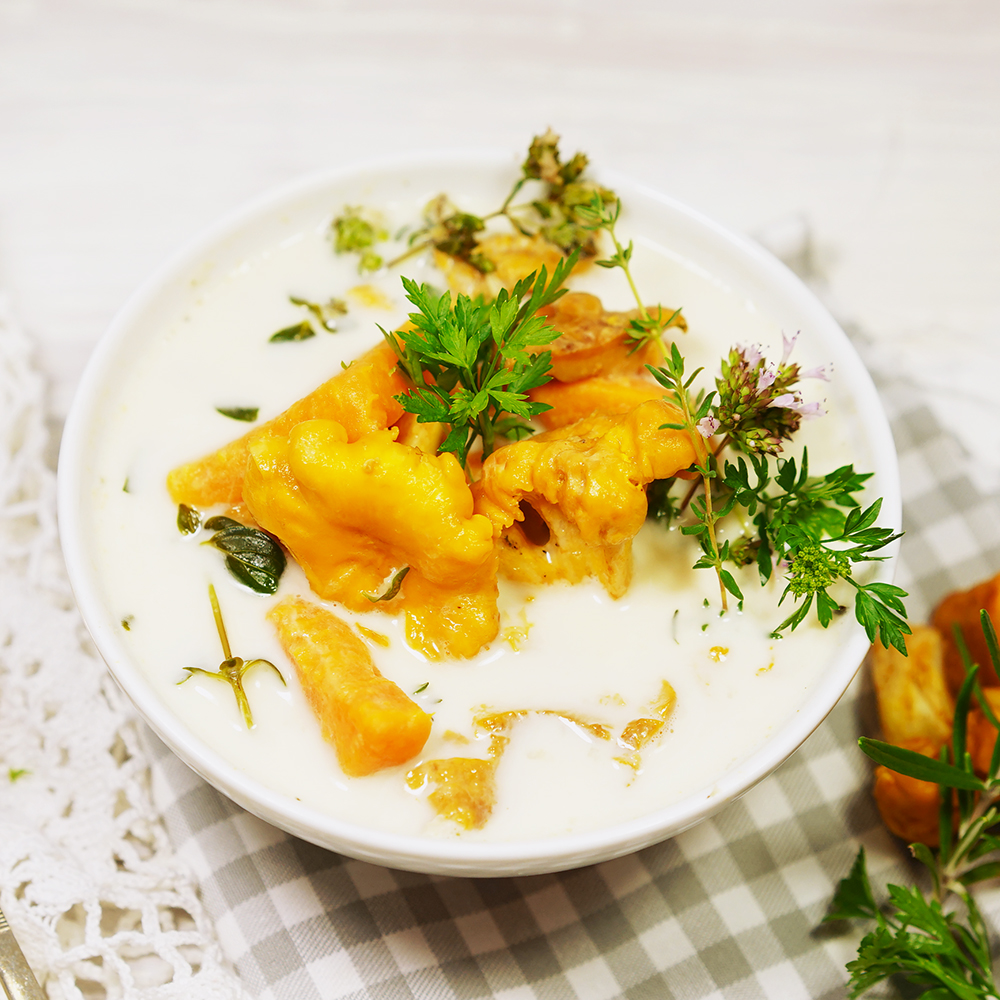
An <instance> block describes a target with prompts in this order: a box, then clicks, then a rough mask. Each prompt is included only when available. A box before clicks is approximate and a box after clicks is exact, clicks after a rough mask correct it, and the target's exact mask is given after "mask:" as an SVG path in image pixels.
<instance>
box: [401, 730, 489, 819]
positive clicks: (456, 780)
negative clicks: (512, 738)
mask: <svg viewBox="0 0 1000 1000" xmlns="http://www.w3.org/2000/svg"><path fill="white" fill-rule="evenodd" d="M507 742H508V741H507V737H506V736H502V735H494V736H493V737H492V738H491V740H490V746H489V750H488V751H487V756H486V757H442V758H438V759H435V760H428V761H424V763H423V764H420V765H419V766H418V767H415V768H414V769H413V770H412V771H410V772H408V773H407V775H406V783H407V784H408V785H409V786H410V788H413V789H418V788H421V787H422V786H423V785H424V784H431V785H433V786H434V787H433V790H432V791H431V792H430V793H429V794H428V796H427V801H428V802H429V803H430V804H431V806H432V807H433V808H434V811H435V812H436V813H437V814H438V815H439V816H442V817H444V818H445V819H449V820H451V821H452V822H453V823H457V824H458V825H459V826H461V827H463V828H464V829H466V830H480V829H482V828H483V827H484V826H485V825H486V821H487V820H488V819H489V818H490V815H491V814H492V812H493V807H494V806H495V805H496V801H497V789H496V770H497V764H498V763H499V762H500V757H501V756H502V754H503V751H504V749H505V748H506V746H507Z"/></svg>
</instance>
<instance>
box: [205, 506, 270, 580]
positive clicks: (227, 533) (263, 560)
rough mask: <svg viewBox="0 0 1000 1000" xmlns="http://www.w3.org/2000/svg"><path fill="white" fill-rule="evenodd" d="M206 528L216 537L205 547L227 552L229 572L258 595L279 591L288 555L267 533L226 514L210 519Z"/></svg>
mask: <svg viewBox="0 0 1000 1000" xmlns="http://www.w3.org/2000/svg"><path fill="white" fill-rule="evenodd" d="M205 528H206V529H207V530H208V531H214V532H215V534H214V535H212V537H211V538H210V539H208V541H206V542H205V543H204V544H205V545H212V546H214V547H215V548H217V549H219V551H220V552H224V553H225V555H226V569H228V570H229V572H230V573H231V574H232V575H233V576H234V577H235V578H236V579H237V580H238V581H239V582H240V583H242V584H244V585H245V586H247V587H249V588H250V589H251V590H254V591H256V592H257V593H258V594H273V593H275V591H277V589H278V583H279V581H280V580H281V574H282V573H283V572H284V571H285V563H286V560H285V553H284V552H283V551H282V548H281V546H280V545H279V544H278V543H277V542H276V541H275V540H274V539H273V538H272V537H271V536H270V535H269V534H268V533H267V532H266V531H261V530H260V529H259V528H250V527H247V525H245V524H240V522H239V521H234V520H233V519H232V518H231V517H225V516H222V515H219V516H217V517H210V518H209V519H208V520H207V521H206V522H205Z"/></svg>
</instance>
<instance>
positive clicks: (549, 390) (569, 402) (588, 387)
mask: <svg viewBox="0 0 1000 1000" xmlns="http://www.w3.org/2000/svg"><path fill="white" fill-rule="evenodd" d="M663 392H664V390H663V387H662V386H660V385H657V384H656V382H654V381H653V380H652V379H651V378H646V377H644V376H642V375H623V374H619V375H594V376H592V377H591V378H582V379H579V380H577V381H576V382H557V381H556V380H555V379H553V380H552V381H551V382H546V383H545V385H540V386H539V387H538V388H537V389H532V390H531V392H530V393H529V394H528V395H529V396H530V397H531V399H532V400H534V401H536V402H539V403H546V404H547V405H548V406H551V407H552V409H551V410H546V411H545V412H544V413H542V414H541V415H540V416H539V417H538V419H539V421H541V423H542V424H544V426H545V428H546V430H550V431H551V430H555V429H556V428H557V427H566V426H567V425H568V424H573V423H576V421H577V420H583V419H584V418H585V417H589V416H592V415H593V414H595V413H601V414H606V415H608V416H619V415H622V414H625V413H630V412H631V411H632V410H634V409H635V408H636V407H637V406H638V405H639V404H640V403H644V402H646V400H647V399H662V398H663Z"/></svg>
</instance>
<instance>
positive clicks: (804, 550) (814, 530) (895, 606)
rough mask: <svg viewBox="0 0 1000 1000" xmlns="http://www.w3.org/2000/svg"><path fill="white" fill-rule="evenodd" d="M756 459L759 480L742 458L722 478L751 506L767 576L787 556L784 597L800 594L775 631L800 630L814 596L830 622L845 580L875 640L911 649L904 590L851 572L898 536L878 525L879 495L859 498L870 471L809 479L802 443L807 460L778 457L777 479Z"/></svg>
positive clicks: (759, 559) (847, 470) (758, 556)
mask: <svg viewBox="0 0 1000 1000" xmlns="http://www.w3.org/2000/svg"><path fill="white" fill-rule="evenodd" d="M750 461H751V464H752V466H753V476H752V478H753V482H751V472H750V468H749V467H748V466H747V463H746V462H745V461H744V459H742V458H740V459H739V461H738V463H737V464H735V465H734V464H733V463H732V462H727V463H726V471H725V476H724V477H723V482H724V484H725V486H726V487H727V488H728V489H729V490H731V491H732V493H731V497H732V500H733V501H734V502H735V503H737V504H739V505H740V506H741V507H743V508H745V510H746V511H747V513H748V514H749V515H750V517H752V518H753V523H754V524H755V525H756V526H757V532H758V534H757V538H756V539H754V540H753V545H754V558H755V560H756V563H757V568H758V571H759V574H760V579H761V583H766V582H767V581H768V580H769V579H770V578H771V575H772V573H773V571H774V568H775V566H777V565H779V564H782V563H785V564H787V566H788V570H787V578H788V584H787V585H786V587H785V590H784V592H783V593H782V595H781V600H780V601H779V604H780V603H781V602H782V601H784V600H785V598H786V597H787V596H789V595H792V597H793V598H794V600H795V601H796V602H800V601H801V603H800V604H799V606H798V608H796V610H795V611H794V613H793V614H792V615H790V616H789V617H788V618H786V619H785V621H783V622H782V623H781V624H780V625H779V626H778V627H777V628H776V629H775V630H774V635H777V634H778V633H780V632H781V631H783V630H784V629H786V628H788V629H791V630H793V631H794V630H795V628H796V627H797V626H798V625H800V624H801V623H802V622H803V621H804V620H805V617H806V614H807V613H808V611H809V609H810V607H812V605H813V603H814V602H815V605H816V616H817V618H818V619H819V622H820V624H821V625H822V626H823V627H824V628H825V627H826V626H827V625H829V624H830V621H831V620H832V618H833V616H834V614H836V613H837V612H838V611H840V610H841V609H840V605H839V604H838V603H837V601H835V600H834V599H833V598H832V597H831V596H830V594H829V593H828V590H827V588H828V587H830V586H831V585H832V584H834V583H835V582H836V581H837V580H844V581H846V582H847V583H849V584H850V585H851V586H852V587H854V589H855V605H854V611H855V616H856V617H857V619H858V621H859V622H860V623H861V624H862V625H863V626H864V629H865V631H866V632H867V633H868V638H869V640H871V641H872V642H874V641H875V637H876V635H878V636H879V637H880V639H881V641H882V643H883V644H884V645H886V646H889V645H892V646H895V647H896V648H897V649H898V650H899V651H900V652H901V653H903V654H904V655H905V654H906V640H905V638H904V637H905V636H907V635H909V634H910V627H909V625H907V624H906V619H905V617H904V616H905V614H906V609H905V607H904V606H903V602H902V598H904V597H906V596H907V595H906V591H905V590H902V589H901V588H900V587H896V586H893V585H892V584H889V583H869V584H860V583H858V582H857V581H856V580H855V579H854V578H853V577H852V575H851V574H852V567H853V565H854V564H855V563H858V562H871V561H878V560H879V559H881V558H882V557H880V556H877V555H874V554H873V553H875V552H877V551H878V550H879V549H882V548H884V547H885V546H886V545H889V544H890V543H891V542H894V541H895V540H896V539H897V538H899V537H900V535H899V534H896V533H894V532H893V531H892V530H891V529H890V528H879V527H876V526H875V520H876V519H877V518H878V515H879V511H880V510H881V507H882V501H881V500H876V501H875V502H874V503H873V504H871V506H869V507H867V508H865V509H864V510H862V509H861V507H860V505H859V504H858V501H857V500H856V499H855V498H854V494H855V493H857V492H859V491H860V490H861V489H862V488H863V486H864V483H865V481H866V480H868V479H870V478H871V474H870V473H857V472H855V471H854V466H852V465H844V466H841V468H839V469H836V470H834V471H833V472H830V473H828V474H827V475H825V476H820V477H817V478H810V476H809V453H808V450H807V449H803V452H802V461H801V467H798V466H797V465H796V462H795V459H794V458H789V459H786V460H779V462H778V473H777V475H776V476H775V477H774V479H773V480H772V478H771V476H770V474H769V466H768V462H767V459H766V458H765V457H764V456H762V455H751V456H750ZM772 482H773V485H774V486H775V487H777V489H776V490H775V489H773V488H771V484H772ZM838 508H846V512H845V510H843V509H838Z"/></svg>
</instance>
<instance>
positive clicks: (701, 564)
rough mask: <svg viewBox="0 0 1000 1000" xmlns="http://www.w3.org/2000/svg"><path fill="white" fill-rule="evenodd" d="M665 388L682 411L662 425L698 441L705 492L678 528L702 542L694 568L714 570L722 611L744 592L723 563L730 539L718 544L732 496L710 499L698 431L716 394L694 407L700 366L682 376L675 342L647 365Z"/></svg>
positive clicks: (708, 469)
mask: <svg viewBox="0 0 1000 1000" xmlns="http://www.w3.org/2000/svg"><path fill="white" fill-rule="evenodd" d="M646 367H647V368H648V369H649V371H650V372H651V373H652V375H653V377H654V378H655V379H656V381H657V382H659V383H660V385H662V386H663V388H664V389H667V390H669V395H670V398H671V399H672V400H673V401H674V403H676V404H677V406H678V408H679V409H680V411H681V415H682V420H681V422H680V423H677V424H664V425H663V427H664V428H671V429H674V430H683V431H686V432H687V433H688V435H689V436H690V438H691V440H692V442H694V443H695V446H696V448H697V447H698V444H699V443H700V444H701V447H700V449H699V450H700V451H701V452H702V456H701V458H700V459H699V461H698V462H696V463H695V465H694V467H693V468H694V470H695V472H697V473H698V474H699V475H700V476H701V479H702V483H703V485H704V492H703V493H702V495H701V496H700V497H698V498H697V499H696V500H695V502H694V504H693V505H692V509H693V510H694V513H695V515H696V517H697V521H696V522H695V523H694V524H685V525H684V526H683V527H682V528H681V531H682V532H683V533H684V534H685V535H694V536H695V537H696V538H697V539H698V542H699V544H700V545H701V550H702V554H701V556H700V557H699V559H698V561H697V562H696V563H695V564H694V568H695V569H714V570H715V573H716V576H717V577H718V579H719V594H720V596H721V599H722V610H723V611H727V610H728V608H729V599H728V596H727V594H732V595H733V596H734V597H735V598H736V599H737V600H738V601H740V602H741V603H742V601H743V593H742V591H741V590H740V588H739V586H738V584H737V583H736V580H735V579H734V577H733V574H732V573H731V572H730V571H729V570H728V569H726V568H725V565H724V564H725V563H726V561H727V560H728V559H729V542H728V541H727V542H724V543H723V544H722V545H720V544H719V540H718V537H717V535H716V530H715V526H716V523H717V522H718V521H719V520H720V519H721V518H723V517H725V516H726V515H727V514H729V513H730V512H731V511H732V508H733V501H734V498H732V497H731V498H730V499H729V500H728V501H727V502H726V503H725V504H724V505H723V506H722V507H721V508H716V507H715V506H714V502H713V499H712V483H713V480H715V479H716V478H718V470H717V467H716V461H715V456H714V455H713V454H712V453H711V451H709V449H708V447H707V446H706V445H705V443H704V438H703V436H702V434H701V433H700V431H699V430H698V425H699V423H700V422H701V421H702V420H704V419H705V418H706V416H707V415H708V414H709V412H710V411H711V409H712V401H713V399H714V396H715V393H711V392H710V393H709V394H708V395H707V396H705V397H704V399H702V400H701V402H700V403H698V404H697V407H695V405H694V403H693V402H692V400H691V396H690V389H691V386H692V385H693V384H694V381H695V379H696V378H697V377H698V375H699V374H700V373H701V371H702V369H701V368H696V369H695V370H694V372H692V373H691V374H690V375H688V376H687V377H685V374H684V358H683V357H682V355H681V352H680V350H679V349H678V347H677V345H676V344H671V345H670V354H669V356H668V357H667V358H666V359H665V360H664V363H663V367H661V368H654V367H653V366H652V365H647V366H646Z"/></svg>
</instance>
